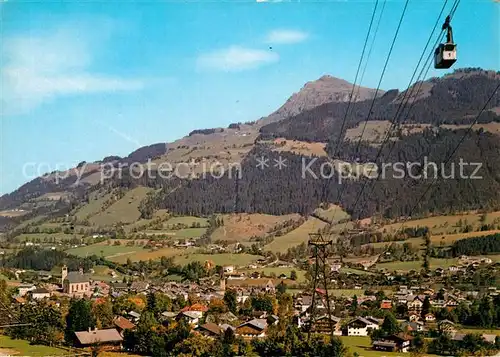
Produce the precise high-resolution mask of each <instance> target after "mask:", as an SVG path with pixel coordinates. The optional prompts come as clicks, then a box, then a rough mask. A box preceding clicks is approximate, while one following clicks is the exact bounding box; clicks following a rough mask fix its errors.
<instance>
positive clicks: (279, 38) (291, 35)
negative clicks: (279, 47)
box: [266, 30, 309, 44]
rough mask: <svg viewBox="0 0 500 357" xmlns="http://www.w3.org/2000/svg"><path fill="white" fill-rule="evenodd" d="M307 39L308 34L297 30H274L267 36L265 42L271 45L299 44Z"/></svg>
mask: <svg viewBox="0 0 500 357" xmlns="http://www.w3.org/2000/svg"><path fill="white" fill-rule="evenodd" d="M308 37H309V34H307V33H306V32H302V31H298V30H274V31H271V32H270V33H269V34H268V35H267V37H266V42H267V43H272V44H289V43H299V42H303V41H305V40H306V39H307V38H308Z"/></svg>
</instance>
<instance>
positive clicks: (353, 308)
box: [350, 295, 358, 315]
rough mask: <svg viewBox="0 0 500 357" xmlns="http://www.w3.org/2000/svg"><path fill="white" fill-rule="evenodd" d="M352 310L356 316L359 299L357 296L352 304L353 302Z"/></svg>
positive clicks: (353, 298)
mask: <svg viewBox="0 0 500 357" xmlns="http://www.w3.org/2000/svg"><path fill="white" fill-rule="evenodd" d="M350 310H351V313H352V314H353V315H356V311H358V297H357V295H354V296H353V297H352V302H351V308H350Z"/></svg>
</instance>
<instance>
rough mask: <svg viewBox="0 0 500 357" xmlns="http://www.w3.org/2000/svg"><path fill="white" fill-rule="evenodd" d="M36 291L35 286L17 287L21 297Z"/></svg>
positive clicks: (22, 285) (24, 285) (23, 285)
mask: <svg viewBox="0 0 500 357" xmlns="http://www.w3.org/2000/svg"><path fill="white" fill-rule="evenodd" d="M35 289H36V286H35V285H34V284H21V285H19V286H18V287H17V290H18V291H19V295H20V296H24V295H26V294H27V293H28V292H30V291H33V290H35Z"/></svg>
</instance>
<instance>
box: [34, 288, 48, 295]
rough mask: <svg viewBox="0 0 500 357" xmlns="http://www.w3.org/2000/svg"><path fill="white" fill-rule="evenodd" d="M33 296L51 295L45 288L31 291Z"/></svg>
mask: <svg viewBox="0 0 500 357" xmlns="http://www.w3.org/2000/svg"><path fill="white" fill-rule="evenodd" d="M31 293H32V294H50V291H48V290H47V289H45V288H36V289H35V290H31Z"/></svg>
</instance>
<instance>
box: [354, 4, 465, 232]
mask: <svg viewBox="0 0 500 357" xmlns="http://www.w3.org/2000/svg"><path fill="white" fill-rule="evenodd" d="M447 2H448V0H446V1H445V3H444V5H443V7H442V9H441V12H440V13H439V16H438V18H437V20H436V23H435V25H434V28H433V30H432V32H431V34H430V36H429V38H428V40H427V43H426V45H425V47H424V50H423V51H422V54H421V56H420V59H419V61H418V63H417V66H416V68H415V71H414V72H413V75H412V77H411V79H410V83H409V85H408V87H407V90H406V91H405V94H404V96H403V99H402V100H401V102H400V104H399V107H398V109H397V111H396V115H395V117H394V119H393V121H392V122H391V126H390V128H389V129H388V130H387V132H386V136H385V138H384V141H383V142H382V145H381V146H380V148H379V150H378V152H377V155H376V157H375V160H374V162H375V163H376V162H377V160H378V158H379V157H380V154H381V153H382V150H383V148H384V146H385V144H386V143H387V142H388V141H389V139H390V138H391V132H394V127H395V125H401V123H398V121H397V119H398V114H399V115H400V116H401V115H402V113H403V112H404V108H405V107H406V105H407V104H408V102H409V100H410V99H411V97H412V94H411V95H409V96H408V98H407V99H406V97H407V94H408V93H413V89H414V88H415V87H416V84H415V85H414V86H413V87H412V86H411V83H412V82H413V79H414V77H415V74H416V73H417V71H418V66H419V65H420V63H421V61H422V59H423V57H424V55H425V51H426V50H427V48H428V46H429V43H430V41H431V39H432V36H433V35H434V32H435V30H436V28H437V25H438V24H439V21H440V18H441V16H442V14H443V12H444V9H445V6H446V4H447ZM459 2H460V0H456V1H455V3H454V5H453V7H452V10H451V12H450V14H454V12H455V11H456V9H457V7H458V3H459ZM449 16H450V15H449ZM443 31H444V30H442V31H441V34H440V35H439V37H438V38H437V40H436V43H439V41H440V38H441V36H442V35H443ZM432 53H433V48H432V49H431V53H430V54H429V56H428V58H427V60H426V61H425V63H424V66H423V67H422V69H421V71H420V74H419V76H418V77H417V82H418V79H419V78H420V76H421V75H422V73H423V71H424V69H425V68H426V67H427V66H426V65H427V63H428V62H429V59H431V58H432ZM429 68H430V67H428V68H427V71H426V72H425V73H426V74H427V73H428V70H429ZM426 74H425V75H426ZM422 83H423V81H420V83H419V90H418V91H417V95H418V93H419V91H420V88H421V87H422ZM410 88H411V90H410ZM405 99H406V102H405ZM415 102H416V100H414V101H413V102H412V105H414V103H415ZM412 107H413V106H412ZM401 108H403V110H402V111H401ZM410 109H411V108H410ZM409 113H410V110H409V111H408V112H407V116H406V118H405V121H406V120H407V119H408V117H409ZM394 146H395V142H394V143H393V145H392V147H391V149H390V151H389V153H388V154H387V155H389V154H390V152H391V151H392V149H393V148H394ZM379 178H380V175H379V176H377V178H376V180H375V182H374V183H373V185H372V190H371V191H370V193H371V192H373V189H374V187H375V184H376V183H377V181H378V179H379ZM368 182H369V181H365V183H364V184H363V187H362V189H361V191H360V192H359V194H358V195H357V197H356V200H355V202H354V207H353V209H352V210H353V211H354V210H355V209H356V207H357V205H358V202H359V200H360V198H361V195H362V194H363V192H364V190H365V188H366V185H367V184H368ZM347 223H348V222H346V224H345V225H344V230H345V229H346V228H347Z"/></svg>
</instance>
